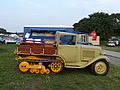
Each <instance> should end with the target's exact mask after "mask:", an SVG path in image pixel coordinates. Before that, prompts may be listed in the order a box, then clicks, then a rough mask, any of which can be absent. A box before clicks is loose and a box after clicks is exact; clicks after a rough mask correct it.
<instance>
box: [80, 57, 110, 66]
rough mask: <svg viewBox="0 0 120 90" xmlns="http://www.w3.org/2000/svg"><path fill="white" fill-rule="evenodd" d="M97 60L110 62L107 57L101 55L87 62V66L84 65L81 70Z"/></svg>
mask: <svg viewBox="0 0 120 90" xmlns="http://www.w3.org/2000/svg"><path fill="white" fill-rule="evenodd" d="M98 60H106V61H107V62H110V63H111V61H110V59H109V58H108V57H107V56H104V55H101V56H97V57H95V58H94V59H93V60H92V61H91V62H89V63H88V64H86V65H85V66H82V67H81V68H84V67H87V66H89V65H90V64H92V63H94V62H95V61H98Z"/></svg>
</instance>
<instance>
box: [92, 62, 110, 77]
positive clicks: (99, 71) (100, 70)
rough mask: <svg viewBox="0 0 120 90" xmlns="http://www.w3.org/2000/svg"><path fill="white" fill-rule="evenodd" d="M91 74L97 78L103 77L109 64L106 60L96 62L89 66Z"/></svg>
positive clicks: (107, 70)
mask: <svg viewBox="0 0 120 90" xmlns="http://www.w3.org/2000/svg"><path fill="white" fill-rule="evenodd" d="M90 71H91V73H93V74H95V75H98V76H105V75H107V73H108V72H109V63H108V62H107V61H106V60H98V61H96V62H94V63H92V64H91V66H90Z"/></svg>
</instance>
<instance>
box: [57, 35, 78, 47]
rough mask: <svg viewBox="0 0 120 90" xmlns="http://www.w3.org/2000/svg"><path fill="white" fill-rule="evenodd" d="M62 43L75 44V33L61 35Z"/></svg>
mask: <svg viewBox="0 0 120 90" xmlns="http://www.w3.org/2000/svg"><path fill="white" fill-rule="evenodd" d="M59 44H60V45H75V44H76V36H74V35H61V36H60V42H59Z"/></svg>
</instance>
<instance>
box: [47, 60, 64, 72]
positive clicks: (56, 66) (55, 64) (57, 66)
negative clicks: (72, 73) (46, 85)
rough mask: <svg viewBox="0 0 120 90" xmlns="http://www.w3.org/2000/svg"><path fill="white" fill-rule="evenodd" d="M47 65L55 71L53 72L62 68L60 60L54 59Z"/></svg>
mask: <svg viewBox="0 0 120 90" xmlns="http://www.w3.org/2000/svg"><path fill="white" fill-rule="evenodd" d="M49 66H50V68H51V70H52V72H55V73H57V72H60V71H61V70H62V68H63V65H62V63H61V62H60V61H54V62H52V63H51V64H50V65H49Z"/></svg>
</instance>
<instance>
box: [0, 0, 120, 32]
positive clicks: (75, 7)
mask: <svg viewBox="0 0 120 90" xmlns="http://www.w3.org/2000/svg"><path fill="white" fill-rule="evenodd" d="M94 12H105V13H109V14H111V13H120V0H0V28H5V29H6V30H7V31H10V32H22V31H23V26H24V25H73V24H74V23H76V22H78V21H79V20H80V19H82V18H84V17H87V16H88V15H89V14H92V13H94Z"/></svg>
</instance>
